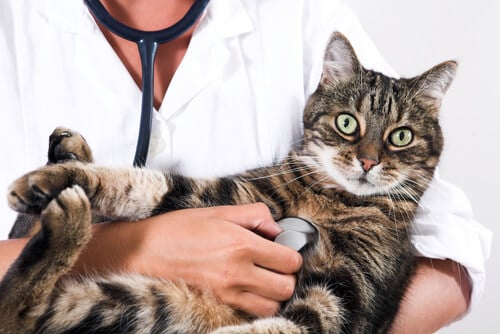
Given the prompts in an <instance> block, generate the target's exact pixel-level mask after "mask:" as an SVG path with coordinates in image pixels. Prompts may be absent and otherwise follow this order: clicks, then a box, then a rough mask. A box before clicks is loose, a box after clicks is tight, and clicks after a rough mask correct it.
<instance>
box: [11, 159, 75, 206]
mask: <svg viewBox="0 0 500 334" xmlns="http://www.w3.org/2000/svg"><path fill="white" fill-rule="evenodd" d="M73 167H74V166H73V164H58V165H50V166H45V167H42V168H40V169H37V170H35V171H33V172H30V173H28V174H25V175H24V176H22V177H20V178H19V179H17V180H16V181H14V183H12V185H11V186H10V187H9V191H8V195H7V199H8V202H9V206H10V207H11V208H12V209H14V210H16V211H17V212H21V213H36V214H38V213H40V212H41V211H42V210H43V209H44V208H45V207H46V206H47V204H48V203H49V202H50V201H51V200H52V199H53V198H55V197H56V196H57V195H59V193H60V192H61V191H62V190H64V189H66V188H67V187H69V186H71V185H73V184H76V183H77V182H75V175H76V173H75V169H74V168H73Z"/></svg>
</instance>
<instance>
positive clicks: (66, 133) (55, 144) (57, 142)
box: [48, 127, 93, 163]
mask: <svg viewBox="0 0 500 334" xmlns="http://www.w3.org/2000/svg"><path fill="white" fill-rule="evenodd" d="M48 157H49V163H60V162H64V161H81V162H92V160H93V158H92V151H91V150H90V147H89V145H88V144H87V142H86V141H85V138H83V136H82V135H81V134H79V133H78V132H76V131H73V130H71V129H67V128H62V127H58V128H56V129H55V130H54V132H52V134H51V135H50V137H49V151H48Z"/></svg>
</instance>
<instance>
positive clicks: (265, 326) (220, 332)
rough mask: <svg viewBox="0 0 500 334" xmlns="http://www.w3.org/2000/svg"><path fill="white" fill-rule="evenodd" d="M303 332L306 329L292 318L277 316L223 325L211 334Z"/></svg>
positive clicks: (289, 333) (297, 333)
mask: <svg viewBox="0 0 500 334" xmlns="http://www.w3.org/2000/svg"><path fill="white" fill-rule="evenodd" d="M261 333H267V334H279V333H287V334H301V333H304V331H302V330H301V328H300V327H299V326H297V325H296V324H295V323H293V322H292V321H290V320H287V319H284V318H281V317H277V318H265V319H258V320H255V321H253V322H251V323H248V324H243V325H236V326H226V327H221V328H219V329H217V330H215V331H213V332H212V333H211V334H261Z"/></svg>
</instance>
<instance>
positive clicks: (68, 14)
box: [36, 0, 96, 33]
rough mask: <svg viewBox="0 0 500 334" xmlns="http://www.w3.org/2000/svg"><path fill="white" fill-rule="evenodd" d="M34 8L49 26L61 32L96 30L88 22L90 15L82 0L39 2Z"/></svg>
mask: <svg viewBox="0 0 500 334" xmlns="http://www.w3.org/2000/svg"><path fill="white" fill-rule="evenodd" d="M36 6H37V10H38V13H40V15H41V16H42V17H43V18H45V19H46V20H47V22H48V23H49V24H51V25H52V26H54V27H56V28H57V29H60V30H62V31H66V32H70V33H82V32H85V31H87V32H89V31H94V30H95V28H96V27H95V26H93V24H92V21H91V20H89V18H90V13H89V12H88V10H87V6H85V4H84V2H83V0H80V1H74V0H69V1H68V0H39V1H37V2H36ZM89 28H90V29H89Z"/></svg>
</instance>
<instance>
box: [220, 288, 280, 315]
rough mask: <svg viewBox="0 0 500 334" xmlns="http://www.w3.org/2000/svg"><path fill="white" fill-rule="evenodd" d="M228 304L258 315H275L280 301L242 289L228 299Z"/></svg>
mask: <svg viewBox="0 0 500 334" xmlns="http://www.w3.org/2000/svg"><path fill="white" fill-rule="evenodd" d="M226 304H228V305H230V306H232V307H234V308H236V309H238V310H240V311H244V312H246V313H249V314H251V315H254V316H256V317H270V316H273V315H275V314H276V313H277V312H278V310H279V307H280V305H281V304H280V303H279V302H277V301H275V300H272V299H268V298H265V297H262V296H259V295H256V294H254V293H251V292H247V291H242V292H240V293H238V294H235V295H234V297H233V298H232V299H230V300H227V301H226Z"/></svg>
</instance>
